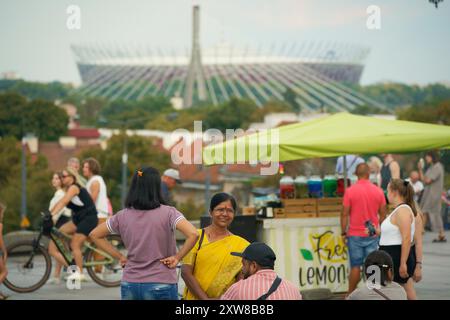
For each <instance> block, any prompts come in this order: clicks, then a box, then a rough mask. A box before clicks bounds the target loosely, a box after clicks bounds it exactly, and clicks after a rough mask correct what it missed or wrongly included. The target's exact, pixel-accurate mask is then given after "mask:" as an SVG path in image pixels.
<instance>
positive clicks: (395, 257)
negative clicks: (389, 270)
mask: <svg viewBox="0 0 450 320" xmlns="http://www.w3.org/2000/svg"><path fill="white" fill-rule="evenodd" d="M379 250H383V251H386V252H387V253H389V255H390V256H391V257H392V261H393V262H394V281H395V282H397V283H400V284H405V283H406V282H408V279H409V278H411V277H412V276H413V275H414V271H415V269H416V246H414V245H412V246H411V249H410V250H409V255H408V260H406V268H407V270H408V278H402V277H400V260H401V256H402V246H401V245H397V246H380V248H379Z"/></svg>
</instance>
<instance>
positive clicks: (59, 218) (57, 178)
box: [47, 172, 72, 284]
mask: <svg viewBox="0 0 450 320" xmlns="http://www.w3.org/2000/svg"><path fill="white" fill-rule="evenodd" d="M62 180H63V177H62V172H55V173H54V174H53V178H52V185H53V187H54V188H55V189H56V192H55V194H54V195H53V198H52V200H50V205H49V210H52V209H53V207H54V206H55V204H57V203H58V202H59V200H61V199H62V198H63V197H64V195H65V193H66V192H65V189H64V188H63V182H62ZM71 215H72V213H71V212H70V210H69V209H67V208H66V207H64V208H63V209H62V210H61V211H60V212H58V213H57V214H55V215H54V216H53V223H54V225H55V227H56V228H57V229H59V228H61V227H62V226H63V225H65V224H66V223H67V222H69V221H70V217H71ZM48 251H49V252H50V254H51V252H57V249H56V245H55V243H54V242H53V241H50V243H49V245H48ZM61 268H62V264H61V263H59V262H56V268H55V273H54V274H53V278H51V279H50V280H49V281H48V282H47V283H49V284H59V283H60V282H61V280H60V276H61Z"/></svg>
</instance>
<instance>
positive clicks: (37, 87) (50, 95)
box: [0, 79, 73, 101]
mask: <svg viewBox="0 0 450 320" xmlns="http://www.w3.org/2000/svg"><path fill="white" fill-rule="evenodd" d="M72 91H73V87H72V86H71V85H69V84H65V83H62V82H58V81H54V82H49V83H43V82H31V81H25V80H8V79H0V93H4V92H14V93H18V94H20V95H22V96H24V97H26V98H28V99H44V100H50V101H54V100H58V99H64V98H66V97H68V96H69V95H70V94H71V92H72Z"/></svg>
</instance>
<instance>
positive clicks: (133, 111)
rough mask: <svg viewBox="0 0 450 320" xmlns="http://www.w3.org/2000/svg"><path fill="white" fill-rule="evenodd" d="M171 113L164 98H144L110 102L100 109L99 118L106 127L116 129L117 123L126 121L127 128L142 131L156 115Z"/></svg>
mask: <svg viewBox="0 0 450 320" xmlns="http://www.w3.org/2000/svg"><path fill="white" fill-rule="evenodd" d="M173 111H174V109H173V107H172V105H171V104H170V102H169V101H168V100H167V99H166V98H164V97H145V98H144V99H142V100H139V101H124V100H115V101H111V102H109V103H108V104H107V105H106V106H105V107H103V108H102V110H101V112H100V113H99V116H100V117H101V118H102V119H103V120H104V125H106V126H107V127H115V128H117V126H118V123H123V122H124V121H126V120H128V122H127V127H128V128H130V129H142V128H144V127H145V124H146V123H148V122H149V121H151V120H152V119H154V118H156V117H157V116H158V115H160V114H162V113H170V112H173Z"/></svg>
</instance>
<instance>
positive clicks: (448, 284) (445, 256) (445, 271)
mask: <svg viewBox="0 0 450 320" xmlns="http://www.w3.org/2000/svg"><path fill="white" fill-rule="evenodd" d="M446 236H447V239H449V240H450V231H447V232H446ZM434 237H436V234H435V233H431V232H427V233H426V234H425V235H424V241H423V251H424V259H423V260H424V261H423V279H422V281H421V282H419V283H417V284H416V285H415V288H416V290H417V295H418V298H419V299H421V300H450V242H447V243H432V240H433V238H434ZM88 278H89V276H88ZM183 288H184V283H183V280H182V279H181V278H180V283H179V291H180V292H182V291H183ZM0 291H2V292H3V293H6V294H8V295H10V299H11V300H119V299H120V288H119V287H116V288H104V287H101V286H99V285H98V284H96V283H94V282H93V281H92V280H90V279H89V281H88V282H83V283H81V290H69V289H67V288H66V286H65V283H64V282H63V283H61V284H59V285H51V284H46V285H44V286H43V287H42V288H40V289H39V290H38V291H35V292H32V293H24V294H20V293H15V292H11V291H9V290H8V289H7V288H6V287H4V286H3V285H0Z"/></svg>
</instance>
